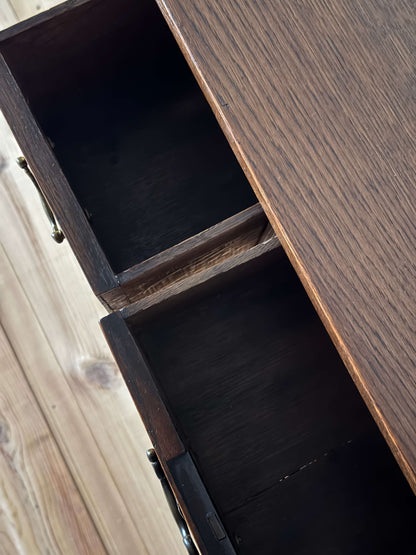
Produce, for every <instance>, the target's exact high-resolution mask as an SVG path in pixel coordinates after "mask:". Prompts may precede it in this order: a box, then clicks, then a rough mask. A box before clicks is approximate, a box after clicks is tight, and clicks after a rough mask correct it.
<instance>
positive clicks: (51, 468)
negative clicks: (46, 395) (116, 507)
mask: <svg viewBox="0 0 416 555" xmlns="http://www.w3.org/2000/svg"><path fill="white" fill-rule="evenodd" d="M0 366H1V378H2V385H1V393H0V476H1V494H0V552H1V553H4V554H10V555H11V554H12V553H14V551H16V552H18V553H31V554H32V553H33V555H35V554H38V555H42V554H44V553H85V554H87V553H94V554H95V553H96V554H97V555H104V554H105V553H106V551H105V549H104V546H103V544H102V542H101V539H100V536H99V535H98V533H97V531H96V529H95V526H94V523H93V521H92V519H91V517H90V515H89V514H88V511H87V509H86V507H85V505H84V503H83V501H82V498H81V496H80V494H79V491H78V489H77V487H76V484H75V483H74V481H73V478H72V476H71V474H70V472H69V470H68V468H67V466H66V463H65V460H64V459H63V457H62V454H61V453H60V451H59V447H58V445H57V444H56V442H55V440H54V438H53V436H52V435H51V434H50V431H49V427H48V424H47V422H46V421H45V418H44V416H43V415H42V411H41V408H40V407H39V405H38V403H37V400H36V397H35V396H34V395H33V392H32V391H31V390H30V387H29V385H28V383H27V382H26V379H25V375H24V372H23V369H22V367H21V366H20V364H19V362H18V360H17V358H16V355H15V353H14V352H13V350H12V347H11V345H10V343H9V341H8V339H7V337H6V334H5V332H4V330H3V328H1V327H0Z"/></svg>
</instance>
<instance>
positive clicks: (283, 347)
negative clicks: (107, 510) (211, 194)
mask: <svg viewBox="0 0 416 555" xmlns="http://www.w3.org/2000/svg"><path fill="white" fill-rule="evenodd" d="M102 327H103V330H104V332H105V335H106V337H107V339H108V342H109V344H110V346H111V348H112V350H113V353H114V355H115V357H116V359H117V361H118V363H119V366H120V369H121V371H122V373H123V375H124V378H125V380H126V382H127V384H128V386H129V388H130V392H131V394H132V397H133V399H134V401H135V402H136V405H137V407H138V410H139V411H140V413H141V416H142V418H143V420H144V423H145V425H146V427H147V429H148V432H149V435H150V438H151V440H152V442H153V444H154V446H155V449H156V452H157V454H158V456H159V459H160V461H161V463H162V465H163V466H164V469H165V472H166V474H167V477H168V479H169V480H170V482H171V486H172V488H173V490H174V492H175V494H176V496H177V500H178V502H179V504H180V505H181V507H182V511H183V513H184V515H185V516H186V518H187V520H188V523H189V525H190V528H191V530H192V531H193V534H194V536H195V538H196V539H197V542H198V544H199V547H200V549H201V552H203V553H209V554H211V553H212V554H216V553H232V552H234V550H235V552H237V553H242V554H256V555H257V554H259V553H261V554H262V555H266V554H269V553H270V554H273V555H274V554H275V553H279V554H288V555H295V554H305V555H306V554H308V555H309V554H311V553H319V554H324V553H325V554H326V553H337V554H352V553H354V554H358V553H360V554H363V555H369V554H379V553H401V554H403V553H409V554H410V553H414V552H415V549H416V538H415V536H414V532H413V525H414V515H415V500H414V496H413V494H412V492H411V490H410V488H409V486H408V484H407V482H406V480H405V478H404V477H403V475H402V473H401V471H400V469H399V467H398V466H397V463H396V461H395V460H394V458H393V456H392V454H391V452H390V450H389V448H388V446H387V444H386V443H385V441H384V439H383V437H382V435H381V433H380V432H379V430H378V428H377V426H376V424H375V423H374V421H373V418H372V417H371V415H370V413H369V412H368V410H367V408H366V406H365V404H364V402H363V400H362V398H361V397H360V395H359V394H358V392H357V390H356V388H355V386H354V383H353V382H352V380H351V378H350V376H349V374H348V372H347V370H346V369H345V367H344V365H343V363H342V361H341V359H340V357H339V355H338V354H337V352H336V350H335V348H334V346H333V344H332V342H331V340H330V338H329V337H328V335H327V333H326V331H325V329H324V327H323V325H322V323H321V321H320V320H319V318H318V316H317V315H316V313H315V311H314V309H313V306H312V304H311V303H310V301H309V299H308V297H307V295H306V293H305V292H304V290H303V287H302V285H301V283H300V282H299V280H298V278H297V276H296V274H295V272H294V270H293V269H292V267H291V265H290V263H289V261H288V259H287V258H286V256H285V255H284V253H283V251H282V249H281V247H280V246H279V244H278V241H277V239H275V238H272V239H270V240H268V241H266V242H264V243H262V244H259V245H256V246H254V247H252V248H251V249H248V250H247V251H246V252H244V253H240V254H238V255H236V256H234V257H233V258H230V259H228V260H227V261H225V262H223V263H220V264H218V265H216V266H214V267H211V268H210V269H208V270H206V271H204V272H201V273H199V274H197V275H195V276H192V277H189V278H187V279H186V280H184V281H182V282H180V283H179V284H176V285H174V286H172V287H169V288H167V289H165V290H164V291H160V292H158V293H155V294H154V295H152V296H150V297H147V298H146V299H143V300H141V301H139V302H137V303H135V304H133V305H131V306H129V307H126V308H125V309H123V310H122V311H120V312H116V313H113V314H111V315H109V316H107V317H106V318H104V319H103V320H102ZM201 484H203V487H202V486H201ZM206 496H209V499H210V501H211V503H212V504H213V507H215V510H214V509H210V508H209V507H208V505H207V503H206ZM212 515H214V517H215V519H217V518H218V519H219V520H220V521H221V524H218V523H217V522H215V526H213V527H211V529H210V527H209V526H208V525H207V523H209V520H210V519H212V518H213V516H212ZM222 527H223V528H222ZM222 529H223V530H225V532H226V533H221V530H222ZM218 531H220V532H218Z"/></svg>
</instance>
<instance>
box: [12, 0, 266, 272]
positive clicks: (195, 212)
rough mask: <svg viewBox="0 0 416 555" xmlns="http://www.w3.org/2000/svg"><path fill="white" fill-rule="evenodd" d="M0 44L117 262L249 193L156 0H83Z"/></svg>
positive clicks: (118, 266)
mask: <svg viewBox="0 0 416 555" xmlns="http://www.w3.org/2000/svg"><path fill="white" fill-rule="evenodd" d="M1 51H2V53H3V55H4V57H5V59H6V62H7V63H8V65H9V67H10V68H11V71H12V73H13V74H14V76H15V78H16V80H17V81H18V83H19V85H20V87H21V89H22V91H23V94H24V95H25V97H26V99H27V100H28V102H29V104H30V107H31V109H32V111H33V113H34V115H35V117H36V118H37V120H38V122H39V124H40V126H41V128H42V130H43V132H44V133H45V135H46V136H47V137H48V138H49V140H50V142H51V145H53V149H54V152H55V155H56V157H57V159H58V161H59V163H60V165H61V167H62V168H63V170H64V173H65V175H66V177H67V178H68V180H69V183H70V186H71V188H72V189H73V191H74V193H75V195H76V197H77V199H78V201H79V203H80V205H81V207H82V208H83V209H84V210H85V212H86V214H87V215H88V217H89V220H90V225H91V227H92V228H93V230H94V233H95V235H96V237H97V239H98V241H99V243H100V245H101V247H102V249H103V251H104V253H105V254H106V256H107V258H108V260H109V262H110V265H111V267H112V269H113V270H114V272H115V273H117V274H118V273H120V272H122V271H123V270H126V269H128V268H130V267H131V266H133V265H135V264H137V263H140V262H141V261H143V260H145V259H147V258H149V257H151V256H153V255H155V254H156V253H158V252H161V251H163V250H165V249H167V248H169V247H171V246H173V245H175V244H177V243H179V242H181V241H183V240H185V239H186V238H188V237H191V236H193V235H195V234H197V233H199V232H201V231H202V230H204V229H206V228H209V227H210V226H212V225H214V224H216V223H218V222H220V221H222V220H224V219H226V218H228V217H230V216H231V215H233V214H235V213H238V212H240V211H242V210H244V209H245V208H247V207H249V206H251V205H252V204H254V203H255V202H256V199H255V195H254V193H253V192H252V190H251V187H250V186H249V184H248V182H247V180H246V178H245V176H244V173H243V171H242V170H241V168H240V166H239V164H238V162H237V161H236V159H235V157H234V155H233V152H232V150H231V148H230V146H229V144H228V142H227V141H226V139H225V137H224V135H223V133H222V131H221V129H220V127H219V125H218V123H217V121H216V119H215V116H214V115H213V113H212V111H211V109H210V107H209V105H208V103H207V101H206V99H205V97H204V95H203V94H202V92H201V90H200V88H199V86H198V84H197V82H196V80H195V78H194V76H193V75H192V72H191V70H190V69H189V67H188V65H187V63H186V61H185V59H184V57H183V55H182V53H181V52H180V50H179V47H178V46H177V44H176V41H175V39H174V38H173V35H172V34H171V32H170V30H169V29H168V26H167V24H166V23H165V21H164V19H163V17H162V15H161V13H160V11H159V9H158V7H157V5H156V2H155V1H154V0H142V1H140V2H131V1H128V0H118V1H117V2H114V0H100V1H97V0H91V1H89V2H84V3H80V4H79V5H76V6H73V7H71V8H68V10H67V11H65V12H64V13H62V14H60V15H59V16H57V17H54V18H52V19H50V20H47V21H42V22H41V23H39V25H34V26H30V27H28V29H27V30H25V31H23V32H21V33H19V35H17V36H15V37H11V38H10V39H7V40H5V41H4V42H3V43H2V45H1Z"/></svg>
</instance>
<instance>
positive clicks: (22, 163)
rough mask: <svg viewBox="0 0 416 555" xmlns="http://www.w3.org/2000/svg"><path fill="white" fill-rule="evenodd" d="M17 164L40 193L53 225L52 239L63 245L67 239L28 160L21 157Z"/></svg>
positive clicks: (46, 212)
mask: <svg viewBox="0 0 416 555" xmlns="http://www.w3.org/2000/svg"><path fill="white" fill-rule="evenodd" d="M16 162H17V165H18V166H19V168H22V170H24V171H25V173H26V175H28V176H29V177H30V179H31V180H32V183H33V185H34V186H35V187H36V190H37V192H38V193H39V196H40V200H41V202H42V206H43V209H44V211H45V214H46V215H47V217H48V220H49V223H50V224H51V227H52V233H51V237H52V239H53V240H54V241H56V242H57V243H62V241H63V240H64V239H65V235H64V233H63V231H62V229H60V228H59V226H58V224H57V222H56V219H55V216H54V215H53V212H52V209H51V207H50V206H49V203H48V201H47V200H46V198H45V196H44V194H43V193H42V191H41V189H40V187H39V184H38V182H37V181H36V179H35V176H34V175H33V173H32V172H31V171H30V169H29V166H28V165H27V162H26V159H25V158H24V157H23V156H19V158H17V160H16Z"/></svg>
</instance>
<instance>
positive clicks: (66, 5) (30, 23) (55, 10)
mask: <svg viewBox="0 0 416 555" xmlns="http://www.w3.org/2000/svg"><path fill="white" fill-rule="evenodd" d="M90 2H91V0H67V1H66V2H62V3H61V4H58V5H57V6H53V7H52V8H49V9H48V10H45V11H42V12H41V13H39V14H36V15H34V16H32V17H29V18H28V19H25V20H23V21H19V22H18V23H16V24H15V25H12V26H10V27H7V29H3V30H2V31H0V43H1V42H4V41H6V40H8V39H10V38H12V37H15V36H16V35H19V34H20V33H23V32H25V31H27V30H28V29H31V28H32V27H36V26H37V25H39V24H42V23H45V22H46V21H49V20H51V19H55V18H56V17H59V16H60V15H62V14H65V13H67V12H69V11H71V10H73V9H76V8H78V7H80V6H82V5H83V4H88V3H90Z"/></svg>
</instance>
